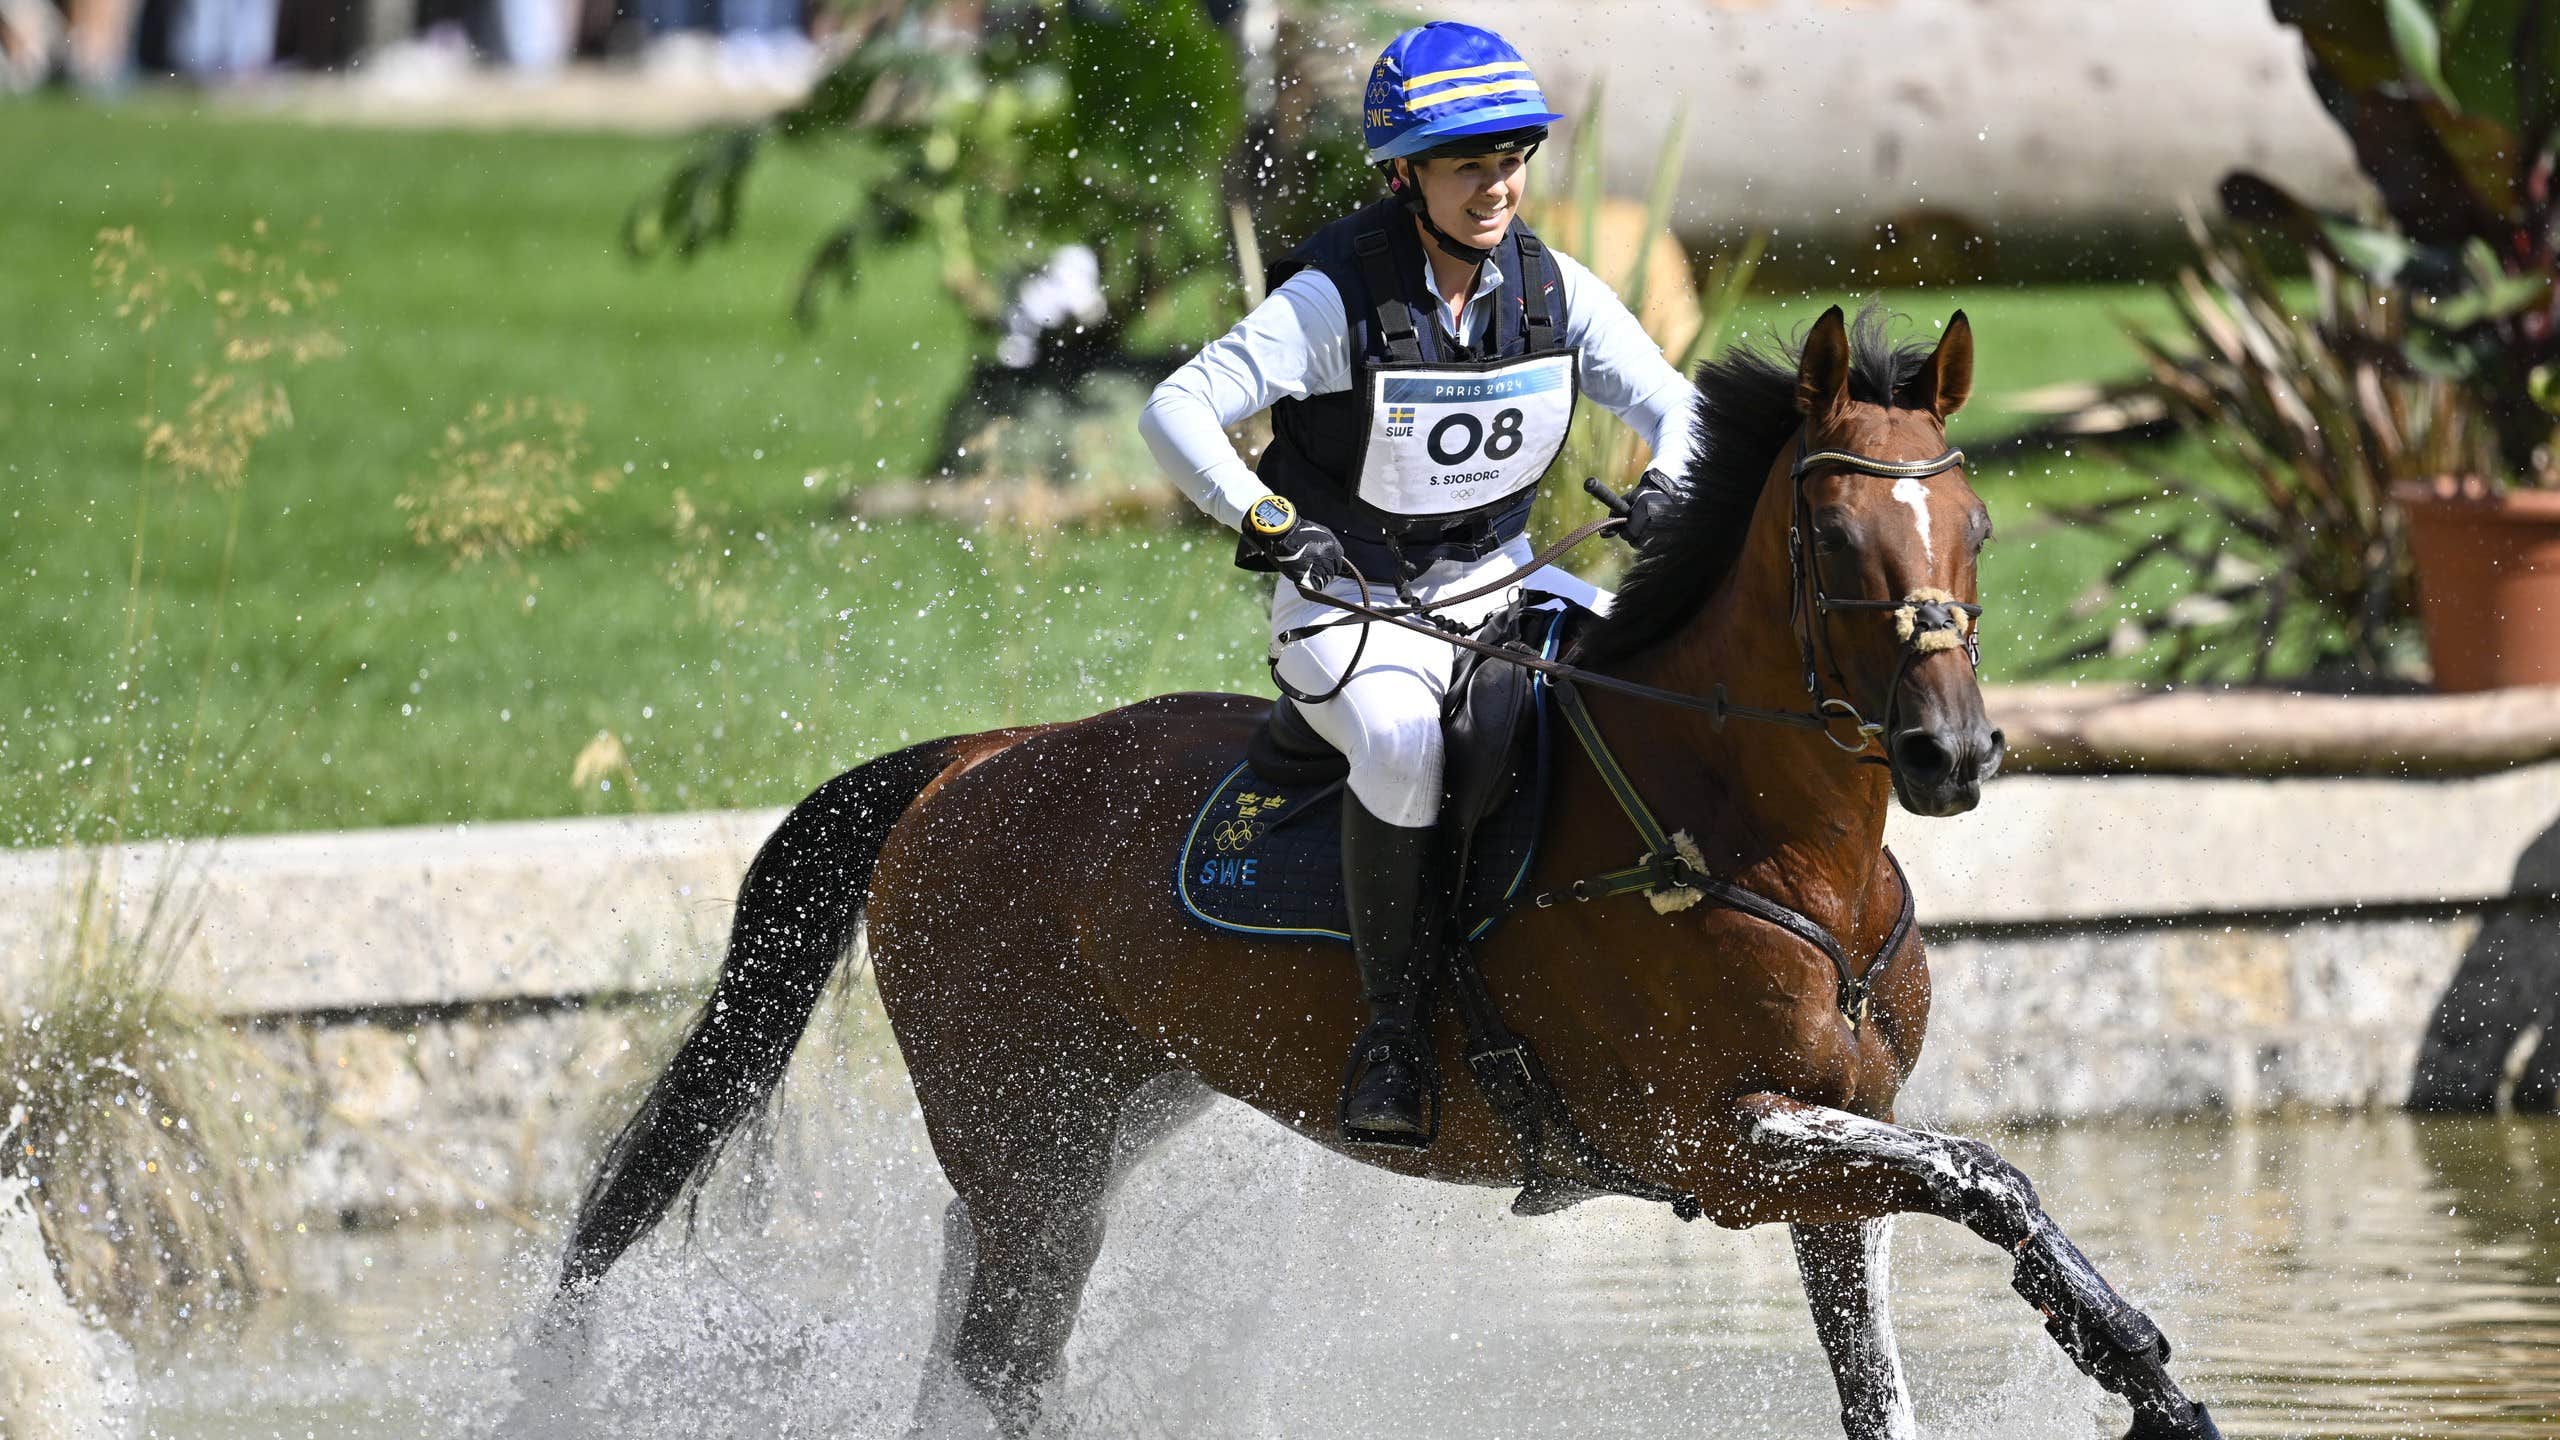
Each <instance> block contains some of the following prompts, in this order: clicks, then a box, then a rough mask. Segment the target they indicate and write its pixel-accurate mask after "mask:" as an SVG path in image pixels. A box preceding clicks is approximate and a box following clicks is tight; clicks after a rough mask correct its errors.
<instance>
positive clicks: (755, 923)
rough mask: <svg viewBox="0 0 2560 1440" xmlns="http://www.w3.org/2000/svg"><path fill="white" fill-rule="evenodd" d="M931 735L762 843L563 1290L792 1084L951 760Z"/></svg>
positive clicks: (597, 1190)
mask: <svg viewBox="0 0 2560 1440" xmlns="http://www.w3.org/2000/svg"><path fill="white" fill-rule="evenodd" d="M952 745H953V742H952V741H950V740H947V739H945V740H931V741H927V742H926V743H924V744H922V745H914V746H910V747H908V748H907V749H904V750H900V751H898V752H897V753H895V754H892V755H883V756H881V757H880V758H879V759H877V760H874V761H872V762H870V763H869V764H867V765H860V766H856V767H855V768H853V769H851V770H848V771H846V772H845V773H843V774H842V775H839V776H837V777H836V778H834V779H833V780H830V781H828V782H827V783H826V784H825V785H822V786H820V787H819V788H818V791H817V793H815V794H813V795H811V796H810V797H809V798H808V799H806V800H803V801H801V802H800V803H799V804H798V805H797V806H795V807H793V809H792V811H791V813H790V814H789V815H786V816H784V817H783V820H782V824H781V825H780V827H778V828H777V829H775V831H774V832H773V835H772V836H771V837H770V838H769V839H767V840H766V841H765V842H764V848H763V849H761V850H758V851H757V852H756V858H755V863H754V864H753V865H750V866H748V867H747V879H746V884H745V885H744V887H742V889H741V890H740V892H739V895H738V913H737V918H736V920H735V922H734V923H733V924H732V926H731V928H730V932H729V954H728V958H727V959H726V960H724V961H723V962H722V963H721V966H720V980H719V983H718V984H717V985H715V986H713V987H712V991H711V998H710V999H709V1000H708V1001H705V1002H704V1003H703V1007H702V1013H701V1014H700V1015H699V1016H697V1017H695V1019H694V1022H693V1028H692V1029H691V1030H690V1031H688V1032H687V1033H686V1035H685V1037H684V1044H683V1045H681V1046H679V1047H678V1048H677V1050H676V1057H675V1059H674V1060H673V1061H671V1062H670V1063H669V1064H668V1066H667V1070H666V1073H665V1074H663V1075H661V1076H659V1077H658V1081H657V1083H656V1084H654V1085H652V1086H650V1087H649V1098H648V1099H646V1100H644V1101H642V1102H641V1103H640V1110H639V1113H638V1114H635V1115H633V1116H632V1117H631V1120H630V1122H629V1123H628V1124H626V1125H624V1126H623V1127H622V1132H621V1133H620V1134H618V1135H616V1136H615V1137H614V1139H613V1144H612V1145H611V1146H610V1147H608V1148H607V1149H606V1151H605V1157H604V1165H603V1167H602V1168H601V1169H599V1170H598V1171H597V1172H596V1178H595V1181H594V1183H593V1184H590V1185H589V1186H588V1187H587V1193H586V1198H585V1199H584V1200H582V1201H580V1202H579V1205H578V1224H577V1228H576V1230H575V1231H574V1232H573V1233H572V1234H571V1235H570V1237H569V1253H568V1256H567V1257H566V1258H565V1259H563V1260H562V1261H561V1264H560V1286H559V1288H560V1290H561V1292H562V1293H564V1294H565V1293H567V1292H569V1291H572V1290H575V1289H579V1288H581V1287H583V1286H585V1285H586V1284H587V1283H588V1282H590V1281H592V1280H594V1279H596V1278H597V1277H598V1276H601V1275H602V1274H604V1272H605V1271H606V1270H608V1269H611V1268H612V1266H613V1262H614V1261H616V1260H618V1259H620V1258H621V1257H622V1252H623V1251H624V1250H626V1249H628V1248H630V1246H631V1244H632V1242H634V1241H636V1240H638V1239H639V1238H640V1237H641V1236H642V1235H645V1234H647V1233H648V1232H649V1229H650V1227H652V1226H654V1225H656V1224H657V1223H658V1221H659V1220H660V1219H661V1218H663V1217H664V1216H665V1215H666V1213H667V1210H668V1208H669V1207H670V1206H672V1205H674V1204H675V1202H676V1198H677V1197H678V1196H680V1195H682V1194H683V1193H684V1192H685V1189H686V1187H687V1186H690V1185H692V1184H693V1183H694V1182H695V1181H697V1180H699V1179H701V1178H702V1177H703V1176H704V1175H706V1174H708V1173H709V1172H710V1169H711V1166H712V1162H714V1161H716V1160H718V1159H719V1158H720V1151H721V1148H722V1147H723V1146H724V1145H726V1144H727V1143H728V1140H729V1137H730V1136H731V1135H733V1134H735V1133H737V1130H738V1127H739V1126H740V1125H741V1124H743V1123H745V1121H746V1119H747V1117H748V1116H750V1115H752V1114H754V1113H755V1112H756V1111H757V1110H758V1109H759V1108H760V1107H761V1106H763V1104H764V1103H765V1101H766V1100H768V1099H769V1098H770V1097H771V1096H772V1094H773V1092H774V1089H775V1087H776V1086H778V1085H780V1084H781V1083H782V1072H783V1068H784V1067H785V1066H787V1065H788V1064H789V1063H790V1062H791V1052H792V1050H793V1049H794V1048H796V1047H797V1046H798V1045H799V1043H800V1032H801V1031H803V1030H805V1029H807V1028H808V1025H809V1015H810V1012H811V1011H812V1010H814V1009H816V1008H817V1004H818V995H819V992H820V991H822V990H824V989H825V988H826V984H827V979H828V977H829V976H831V975H833V974H834V973H835V969H836V966H837V964H838V963H840V962H841V961H842V960H843V958H844V954H845V951H846V950H847V949H849V948H850V947H851V946H852V944H853V933H854V927H855V926H856V925H858V924H859V923H860V922H861V920H862V909H863V903H864V901H865V899H866V898H867V897H868V895H869V894H870V889H871V867H872V865H873V864H874V862H876V861H877V860H878V859H879V858H880V847H881V845H882V844H884V843H885V842H886V841H887V840H888V838H889V829H890V827H891V826H893V825H895V824H897V823H898V817H899V816H901V815H904V814H905V813H906V812H907V807H908V806H910V805H912V804H914V803H915V799H916V797H917V796H918V795H920V794H922V793H923V792H924V788H925V787H926V786H927V785H930V784H932V783H933V779H934V777H935V776H937V775H940V774H941V773H942V771H943V770H944V768H945V767H946V766H948V765H949V764H950V759H951V754H952Z"/></svg>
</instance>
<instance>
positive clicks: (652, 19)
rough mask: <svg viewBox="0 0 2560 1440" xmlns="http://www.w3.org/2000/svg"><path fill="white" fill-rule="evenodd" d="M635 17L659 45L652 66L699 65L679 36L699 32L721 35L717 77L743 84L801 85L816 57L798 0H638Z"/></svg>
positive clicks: (691, 51) (651, 57)
mask: <svg viewBox="0 0 2560 1440" xmlns="http://www.w3.org/2000/svg"><path fill="white" fill-rule="evenodd" d="M635 13H636V14H637V15H638V17H639V19H640V23H641V25H642V26H643V27H644V28H645V29H646V30H647V31H648V32H649V34H650V35H651V36H652V37H654V39H655V40H656V42H657V43H656V44H655V45H653V47H652V51H651V56H650V61H651V63H652V64H654V65H663V66H669V67H671V68H683V67H686V66H689V65H691V64H693V63H695V59H696V55H697V53H698V52H696V51H695V50H694V49H693V48H692V47H691V46H690V45H688V44H687V43H685V42H684V41H683V40H681V39H679V38H677V37H680V36H682V35H683V34H684V33H685V32H688V31H700V30H711V31H714V32H716V33H717V35H718V43H719V50H718V58H717V61H716V64H717V68H718V70H719V73H720V75H721V77H722V78H724V79H727V80H730V81H733V82H736V83H740V84H747V85H766V84H772V83H774V82H776V81H778V80H779V81H792V82H797V81H802V80H805V79H807V78H808V75H809V72H810V71H811V70H813V69H814V65H815V61H816V59H817V47H816V46H814V45H812V44H811V43H810V41H809V37H808V36H807V35H805V34H804V33H802V31H801V29H800V0H636V5H635ZM670 41H672V42H673V43H669V42H670Z"/></svg>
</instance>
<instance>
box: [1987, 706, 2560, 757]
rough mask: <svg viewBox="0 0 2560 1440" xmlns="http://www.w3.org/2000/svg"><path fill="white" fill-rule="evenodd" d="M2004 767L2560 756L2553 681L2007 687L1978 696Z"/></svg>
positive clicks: (2559, 711) (2559, 712)
mask: <svg viewBox="0 0 2560 1440" xmlns="http://www.w3.org/2000/svg"><path fill="white" fill-rule="evenodd" d="M1984 702H1985V704H1986V705H1987V706H1988V707H1989V709H1990V712H1991V723H1993V724H1994V725H1997V726H1999V727H2000V728H2001V729H2002V730H2004V731H2005V732H2007V735H2008V739H2009V756H2008V760H2007V761H2006V763H2005V764H2004V766H2003V767H2002V768H2003V769H2004V770H2010V771H2022V772H2027V773H2032V774H2047V775H2052V774H2135V773H2149V774H2172V775H2401V776H2424V775H2468V774H2477V773H2479V772H2481V771H2486V770H2499V769H2505V768H2507V767H2509V766H2515V765H2526V764H2531V763H2533V762H2534V761H2537V760H2548V759H2552V758H2554V757H2560V686H2536V687H2532V688H2525V689H2514V690H2492V691H2486V692H2483V693H2480V694H2474V695H2327V694H2307V693H2302V692H2295V691H2284V690H2274V689H2265V688H2249V687H2236V686H2235V687H2203V686H2196V687H2183V688H2178V689H2169V690H2158V689H2145V688H2142V687H2139V686H2133V685H2011V686H1992V687H1989V688H1987V689H1986V690H1985V692H1984Z"/></svg>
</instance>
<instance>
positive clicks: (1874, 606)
mask: <svg viewBox="0 0 2560 1440" xmlns="http://www.w3.org/2000/svg"><path fill="white" fill-rule="evenodd" d="M1805 444H1806V441H1805V437H1804V436H1803V435H1802V434H1798V435H1797V436H1796V458H1795V463H1794V464H1793V465H1792V466H1790V467H1789V468H1788V470H1787V485H1788V487H1789V489H1790V490H1791V491H1792V494H1791V495H1790V496H1789V499H1788V512H1787V592H1788V593H1787V623H1788V625H1789V626H1790V627H1792V628H1793V629H1794V631H1795V632H1796V647H1797V649H1798V651H1799V653H1800V654H1801V655H1802V656H1803V659H1804V689H1805V694H1806V695H1807V696H1809V697H1810V698H1811V699H1812V701H1813V714H1814V715H1815V717H1816V718H1817V719H1819V720H1820V721H1821V724H1822V734H1823V738H1825V739H1827V740H1829V741H1830V742H1831V743H1832V744H1834V745H1837V746H1839V747H1840V748H1841V749H1842V750H1844V751H1846V752H1848V753H1849V754H1852V755H1859V754H1863V752H1865V751H1866V750H1867V749H1868V748H1869V747H1871V746H1873V745H1874V744H1875V740H1876V737H1877V736H1878V735H1890V734H1891V733H1892V725H1893V722H1894V719H1895V718H1896V717H1897V716H1898V715H1900V714H1901V711H1902V687H1903V684H1904V682H1906V681H1908V680H1909V679H1910V678H1911V672H1912V670H1913V669H1914V668H1915V667H1917V666H1918V665H1919V663H1920V662H1921V661H1922V660H1924V659H1926V658H1928V657H1929V656H1931V655H1934V654H1936V653H1937V652H1938V651H1941V650H1955V649H1961V650H1963V651H1964V654H1965V659H1966V660H1967V661H1968V662H1970V663H1971V664H1972V666H1973V668H1974V669H1975V670H1977V671H1978V670H1980V669H1981V668H1982V641H1981V636H1980V633H1979V630H1978V628H1977V626H1976V624H1975V622H1976V621H1978V620H1980V619H1981V618H1982V607H1981V606H1980V605H1976V604H1974V603H1972V602H1971V601H1966V600H1959V599H1957V598H1956V597H1955V596H1953V595H1951V594H1948V593H1947V592H1946V591H1944V590H1939V589H1935V588H1930V587H1924V588H1921V589H1918V590H1914V591H1912V592H1911V593H1910V594H1908V595H1905V596H1903V597H1902V598H1901V599H1899V600H1864V599H1842V598H1840V597H1838V596H1835V595H1832V594H1829V593H1828V592H1826V591H1824V589H1823V588H1822V566H1821V561H1820V559H1819V558H1818V557H1817V556H1815V554H1814V553H1813V549H1812V545H1813V538H1812V536H1813V506H1812V502H1811V501H1810V500H1808V499H1806V498H1805V489H1804V477H1805V476H1806V475H1807V474H1809V473H1811V472H1812V471H1815V470H1818V469H1826V468H1828V469H1835V470H1846V471H1849V472H1851V473H1854V474H1859V475H1874V476H1879V477H1881V478H1884V479H1888V480H1925V479H1927V478H1929V477H1930V476H1932V475H1943V474H1945V473H1946V472H1947V471H1949V470H1953V469H1954V468H1956V467H1957V466H1959V465H1962V464H1963V463H1964V452H1963V451H1962V450H1958V449H1955V448H1953V447H1949V448H1948V449H1946V450H1945V451H1943V452H1941V453H1940V454H1938V455H1937V456H1935V457H1933V458H1931V459H1927V460H1879V459H1877V458H1876V457H1874V456H1872V455H1861V454H1859V453H1858V452H1856V451H1854V450H1812V451H1808V450H1807V449H1806V448H1805ZM1834 611H1847V612H1851V613H1866V614H1874V613H1879V612H1881V613H1885V614H1890V615H1891V616H1892V617H1893V622H1894V635H1895V638H1896V639H1897V640H1899V641H1900V642H1901V649H1902V658H1901V662H1900V663H1899V664H1897V665H1896V666H1895V667H1894V671H1893V683H1892V684H1891V685H1890V686H1888V687H1887V688H1886V690H1885V699H1884V715H1883V718H1882V719H1881V720H1869V719H1867V718H1866V717H1865V716H1864V715H1862V714H1860V713H1858V707H1857V705H1856V704H1855V703H1854V702H1852V701H1851V700H1850V699H1848V697H1847V695H1846V694H1845V692H1846V691H1847V690H1848V689H1849V681H1848V679H1847V677H1846V676H1843V675H1842V674H1841V673H1840V662H1839V660H1838V658H1837V657H1836V656H1835V655H1834V654H1833V653H1832V647H1831V645H1830V644H1829V640H1830V631H1829V628H1828V627H1827V626H1826V624H1825V623H1824V622H1825V621H1827V620H1828V619H1829V618H1830V616H1831V614H1832V612H1834ZM1826 672H1827V673H1828V674H1829V675H1830V678H1831V681H1832V683H1833V684H1834V685H1835V686H1836V687H1838V689H1839V690H1840V691H1842V692H1844V693H1842V694H1838V695H1826V694H1824V693H1823V688H1822V680H1823V676H1824V674H1825V673H1826ZM1719 693H1721V687H1719ZM1839 720H1846V721H1848V722H1849V723H1850V724H1851V725H1852V726H1853V727H1854V729H1855V734H1856V735H1857V743H1856V744H1854V745H1853V744H1848V743H1845V742H1843V741H1842V740H1841V738H1840V737H1839V736H1838V735H1837V734H1836V733H1834V731H1833V722H1834V721H1839ZM1870 758H1873V757H1870ZM1885 763H1890V759H1889V757H1888V758H1887V759H1886V761H1885Z"/></svg>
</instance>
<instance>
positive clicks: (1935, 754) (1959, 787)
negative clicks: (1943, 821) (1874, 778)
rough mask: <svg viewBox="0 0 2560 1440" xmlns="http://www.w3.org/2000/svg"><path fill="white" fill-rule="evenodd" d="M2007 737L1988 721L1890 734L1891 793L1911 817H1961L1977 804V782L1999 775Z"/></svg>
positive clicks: (1979, 788) (1979, 789) (1979, 784)
mask: <svg viewBox="0 0 2560 1440" xmlns="http://www.w3.org/2000/svg"><path fill="white" fill-rule="evenodd" d="M2008 744H2009V742H2008V737H2006V736H2004V735H2002V734H2001V733H2000V732H1999V731H1998V730H1995V729H1993V728H1992V727H1991V725H1990V724H1989V723H1988V722H1987V721H1982V720H1976V721H1974V722H1973V723H1971V724H1959V725H1944V726H1913V727H1912V728H1910V729H1908V730H1903V731H1901V732H1899V733H1897V734H1895V735H1894V736H1893V737H1892V739H1891V741H1890V743H1889V745H1888V747H1887V751H1886V753H1887V754H1888V755H1889V756H1890V758H1891V759H1892V761H1893V793H1894V795H1895V796H1896V797H1897V798H1899V799H1900V800H1901V801H1902V808H1903V809H1905V810H1908V811H1910V812H1911V813H1912V814H1914V815H1938V816H1943V815H1961V814H1963V813H1964V812H1966V811H1967V810H1970V809H1972V808H1973V807H1974V806H1976V805H1979V804H1981V803H1982V782H1984V781H1985V780H1988V779H1990V778H1991V777H1992V776H1994V775H1997V774H1999V773H2000V757H2001V756H2002V755H2004V754H2006V753H2007V752H2008Z"/></svg>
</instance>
